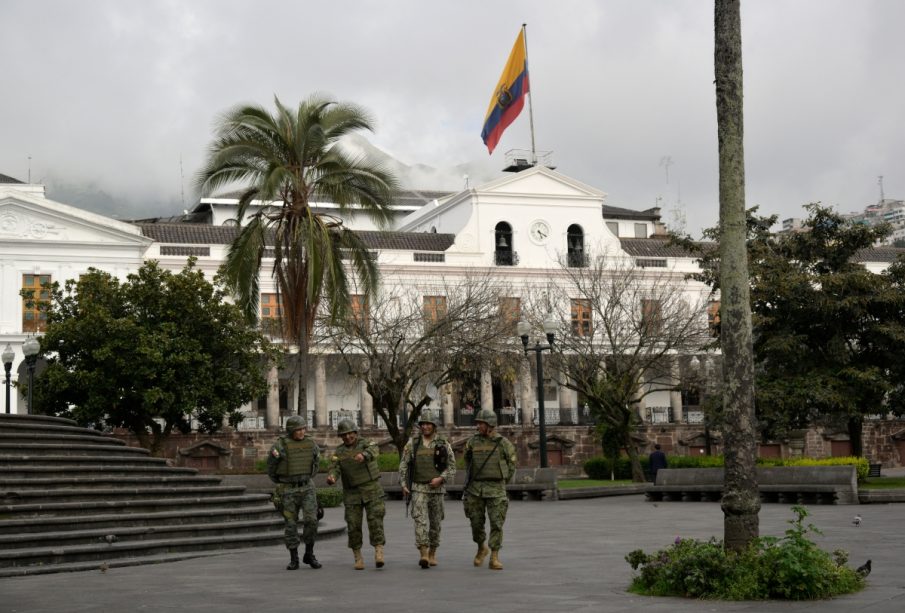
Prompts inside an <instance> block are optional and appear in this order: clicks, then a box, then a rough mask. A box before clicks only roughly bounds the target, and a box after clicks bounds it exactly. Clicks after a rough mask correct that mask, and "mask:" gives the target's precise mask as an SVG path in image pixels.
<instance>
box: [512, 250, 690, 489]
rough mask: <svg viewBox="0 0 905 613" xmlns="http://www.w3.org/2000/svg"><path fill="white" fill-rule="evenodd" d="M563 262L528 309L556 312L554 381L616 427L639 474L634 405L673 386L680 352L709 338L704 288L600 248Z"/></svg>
mask: <svg viewBox="0 0 905 613" xmlns="http://www.w3.org/2000/svg"><path fill="white" fill-rule="evenodd" d="M567 264H568V262H564V264H563V269H562V270H563V276H562V278H561V279H559V280H558V282H552V283H551V284H550V285H549V286H548V287H547V288H546V290H544V291H543V292H541V293H540V294H536V295H535V296H534V299H533V300H532V303H531V308H530V311H529V312H530V316H531V317H533V318H535V319H538V320H539V319H541V318H544V317H546V313H552V314H554V317H557V315H556V314H559V316H558V317H559V319H560V320H561V326H560V328H561V331H562V332H563V333H561V334H558V335H557V339H556V342H555V343H554V345H553V356H552V358H553V359H551V366H552V367H553V369H556V370H558V372H559V377H560V381H559V384H560V385H564V386H566V387H568V388H570V389H573V390H576V391H577V392H578V393H579V394H580V395H581V396H583V397H584V399H585V401H586V402H587V403H588V408H589V409H590V410H591V412H592V414H593V415H594V416H595V417H596V419H597V420H598V422H601V423H603V424H604V425H605V427H607V428H610V429H613V430H615V431H616V432H617V433H618V436H619V437H620V438H621V441H622V444H623V446H624V447H625V449H626V451H627V453H628V455H629V457H630V459H631V462H632V479H633V480H634V481H639V482H640V481H643V480H644V473H643V471H642V469H641V463H640V461H639V450H638V447H637V443H636V442H635V441H634V439H633V438H632V430H633V426H634V425H636V423H637V421H638V419H639V416H638V411H637V406H638V404H639V403H640V402H641V401H642V399H644V398H645V397H646V396H649V395H650V394H653V393H655V392H662V391H665V390H675V389H679V381H678V380H677V378H676V376H675V375H676V373H675V371H674V368H676V367H677V365H678V362H677V360H678V358H679V356H682V355H686V354H689V353H695V352H699V351H701V350H702V348H703V347H704V346H705V344H706V343H707V342H708V324H707V315H706V310H705V306H704V297H705V295H706V288H701V289H700V290H699V289H697V288H696V284H695V282H693V281H688V280H685V279H684V277H683V275H681V274H671V273H669V272H664V271H663V270H662V269H644V268H638V267H636V266H635V265H634V263H633V262H632V261H631V260H626V259H625V258H623V257H621V256H607V255H606V254H605V253H603V254H599V255H595V256H594V257H591V258H590V261H589V266H587V267H581V268H573V267H569V266H567Z"/></svg>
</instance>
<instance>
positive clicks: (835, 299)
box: [681, 204, 905, 455]
mask: <svg viewBox="0 0 905 613" xmlns="http://www.w3.org/2000/svg"><path fill="white" fill-rule="evenodd" d="M806 208H807V209H808V212H809V214H810V215H809V217H808V220H807V221H806V224H805V225H806V226H807V228H808V229H809V231H807V232H801V233H795V234H789V235H782V236H774V235H772V234H770V232H769V228H770V227H771V226H772V225H773V224H774V223H775V222H776V218H775V217H769V218H763V217H758V216H757V215H756V209H752V210H750V211H748V224H747V228H748V257H749V261H750V262H751V308H752V313H753V325H754V350H755V361H756V379H757V385H756V389H757V412H758V422H759V427H760V430H761V434H762V436H764V437H766V438H783V437H785V436H787V435H788V433H789V432H790V431H791V430H794V429H797V428H802V427H806V426H808V425H809V424H811V423H812V422H814V421H819V422H822V423H825V424H827V425H829V426H834V427H837V428H841V429H847V430H848V433H849V438H850V440H851V441H852V446H853V451H854V453H855V455H861V428H862V421H863V419H864V417H865V416H866V415H870V414H876V413H880V414H882V413H886V412H892V413H895V414H897V415H902V414H905V386H903V381H905V262H903V260H902V259H901V257H900V259H899V261H898V262H896V263H894V264H892V266H890V267H889V269H888V270H887V271H886V272H883V273H876V272H872V271H868V270H867V269H866V268H865V266H864V265H863V264H862V263H861V262H860V259H861V255H862V253H863V251H864V250H866V249H870V248H871V247H872V246H873V244H874V243H875V242H876V241H877V240H878V239H880V238H882V237H883V236H885V235H886V234H887V233H888V231H889V229H888V228H887V227H885V226H879V227H868V226H861V225H852V224H849V223H847V222H846V221H845V220H844V219H843V218H842V217H841V216H839V215H838V214H837V213H835V212H834V211H832V210H831V209H829V208H827V207H823V206H821V205H819V204H811V205H808V206H807V207H806ZM705 236H706V237H708V238H711V239H715V238H717V237H718V233H717V232H716V229H711V230H708V231H706V232H705ZM681 242H682V244H683V245H684V246H685V247H687V248H689V249H691V250H693V251H696V252H697V253H698V254H699V255H700V256H701V260H700V262H701V269H702V273H701V274H700V275H695V277H696V278H699V279H700V280H703V281H705V282H707V283H709V284H710V285H711V286H712V287H713V288H714V289H719V283H718V271H719V260H718V257H717V254H716V253H715V251H714V250H712V249H710V250H707V249H705V248H702V247H701V245H699V244H695V243H693V242H692V241H688V240H683V241H681Z"/></svg>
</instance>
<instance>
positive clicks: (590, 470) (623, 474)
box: [584, 456, 650, 480]
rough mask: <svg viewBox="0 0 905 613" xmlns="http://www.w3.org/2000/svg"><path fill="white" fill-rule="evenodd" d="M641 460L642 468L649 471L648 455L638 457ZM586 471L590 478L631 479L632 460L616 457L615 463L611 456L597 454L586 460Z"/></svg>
mask: <svg viewBox="0 0 905 613" xmlns="http://www.w3.org/2000/svg"><path fill="white" fill-rule="evenodd" d="M638 460H639V461H640V462H641V469H642V470H643V471H644V472H645V473H647V471H648V468H649V464H650V463H649V462H648V459H647V457H641V458H638ZM584 472H585V474H586V475H587V476H588V478H590V479H601V480H606V479H610V478H611V477H613V478H615V479H631V478H632V462H631V460H630V459H629V458H626V457H619V458H616V462H615V465H614V464H613V461H612V460H611V459H610V458H604V457H602V456H597V457H594V458H591V459H590V460H586V461H585V463H584Z"/></svg>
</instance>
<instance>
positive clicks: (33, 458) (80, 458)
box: [0, 447, 167, 472]
mask: <svg viewBox="0 0 905 613" xmlns="http://www.w3.org/2000/svg"><path fill="white" fill-rule="evenodd" d="M111 449H115V448H113V447H111ZM127 449H129V448H128V447H127ZM102 464H115V465H118V466H152V465H157V466H166V465H167V461H166V460H165V459H163V458H152V457H150V456H147V455H145V454H142V453H138V454H132V456H116V455H69V454H62V455H52V454H42V455H24V454H23V455H16V453H15V451H13V453H7V454H4V455H0V469H3V468H6V467H19V466H42V465H43V466H54V465H56V466H97V465H102ZM3 472H6V471H3Z"/></svg>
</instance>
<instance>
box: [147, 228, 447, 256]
mask: <svg viewBox="0 0 905 613" xmlns="http://www.w3.org/2000/svg"><path fill="white" fill-rule="evenodd" d="M135 225H137V226H138V227H139V228H140V229H141V233H142V234H143V235H145V236H147V237H149V238H152V239H154V240H155V241H157V242H158V243H165V244H176V245H198V244H201V245H227V244H229V243H231V242H232V241H233V239H234V238H235V237H236V234H237V233H238V231H239V228H238V226H211V225H207V224H194V223H136V224H135ZM358 235H359V236H361V238H362V240H364V242H365V244H367V245H368V247H369V248H370V249H400V250H406V251H446V250H447V249H449V248H450V247H451V246H452V244H453V242H454V241H455V235H453V234H433V233H427V232H380V231H373V230H371V231H361V232H359V233H358Z"/></svg>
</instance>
